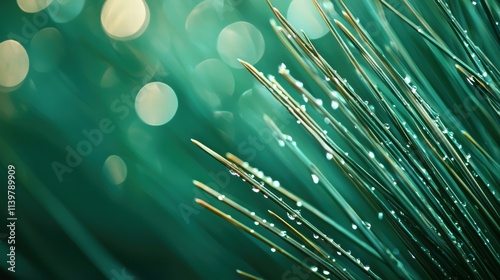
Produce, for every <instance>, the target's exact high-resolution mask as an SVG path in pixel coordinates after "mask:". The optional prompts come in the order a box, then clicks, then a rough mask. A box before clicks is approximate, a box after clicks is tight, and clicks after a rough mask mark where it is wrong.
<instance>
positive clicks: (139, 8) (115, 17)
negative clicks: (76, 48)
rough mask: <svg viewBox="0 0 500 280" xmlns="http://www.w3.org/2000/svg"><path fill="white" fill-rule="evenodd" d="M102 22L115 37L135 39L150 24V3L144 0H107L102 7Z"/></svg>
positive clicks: (110, 34)
mask: <svg viewBox="0 0 500 280" xmlns="http://www.w3.org/2000/svg"><path fill="white" fill-rule="evenodd" d="M101 23H102V27H103V28H104V31H105V32H106V34H108V35H109V36H110V37H111V38H113V39H117V40H131V39H135V38H137V37H139V36H140V35H141V34H142V33H143V32H144V31H145V30H146V28H147V26H148V24H149V8H148V5H147V4H146V2H145V1H144V0H127V1H122V0H107V1H106V2H105V3H104V6H103V7H102V11H101Z"/></svg>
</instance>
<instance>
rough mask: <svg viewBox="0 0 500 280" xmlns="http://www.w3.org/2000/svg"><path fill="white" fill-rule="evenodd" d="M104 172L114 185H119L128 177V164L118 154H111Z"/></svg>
mask: <svg viewBox="0 0 500 280" xmlns="http://www.w3.org/2000/svg"><path fill="white" fill-rule="evenodd" d="M102 172H103V173H104V176H106V178H108V180H109V182H110V183H111V184H113V185H119V184H121V183H123V182H124V181H125V179H127V165H126V164H125V162H124V161H123V159H122V158H121V157H119V156H117V155H111V156H109V157H108V158H107V159H106V161H105V162H104V166H103V168H102Z"/></svg>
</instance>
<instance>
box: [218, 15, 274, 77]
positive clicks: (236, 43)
mask: <svg viewBox="0 0 500 280" xmlns="http://www.w3.org/2000/svg"><path fill="white" fill-rule="evenodd" d="M264 50H265V42H264V37H263V36H262V33H261V32H260V31H259V30H258V29H257V28H256V27H255V26H253V25H252V24H250V23H248V22H246V21H238V22H235V23H232V24H230V25H228V26H226V27H225V28H224V29H222V31H221V32H220V34H219V38H218V39H217V51H218V52H219V56H220V57H221V59H222V60H223V61H224V62H225V63H226V64H228V65H229V66H231V67H233V68H238V69H239V68H243V66H242V65H241V63H240V62H239V61H238V59H242V60H245V61H246V62H248V63H250V64H255V63H257V62H258V61H259V60H260V59H261V58H262V55H264Z"/></svg>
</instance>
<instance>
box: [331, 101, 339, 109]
mask: <svg viewBox="0 0 500 280" xmlns="http://www.w3.org/2000/svg"><path fill="white" fill-rule="evenodd" d="M338 108H339V102H337V101H335V100H332V109H333V110H337V109H338Z"/></svg>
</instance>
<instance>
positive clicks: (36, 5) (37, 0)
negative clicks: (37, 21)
mask: <svg viewBox="0 0 500 280" xmlns="http://www.w3.org/2000/svg"><path fill="white" fill-rule="evenodd" d="M50 3H52V0H17V5H18V6H19V8H20V9H21V10H22V11H23V12H26V13H38V12H40V11H41V10H43V9H45V8H47V6H49V5H50Z"/></svg>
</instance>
